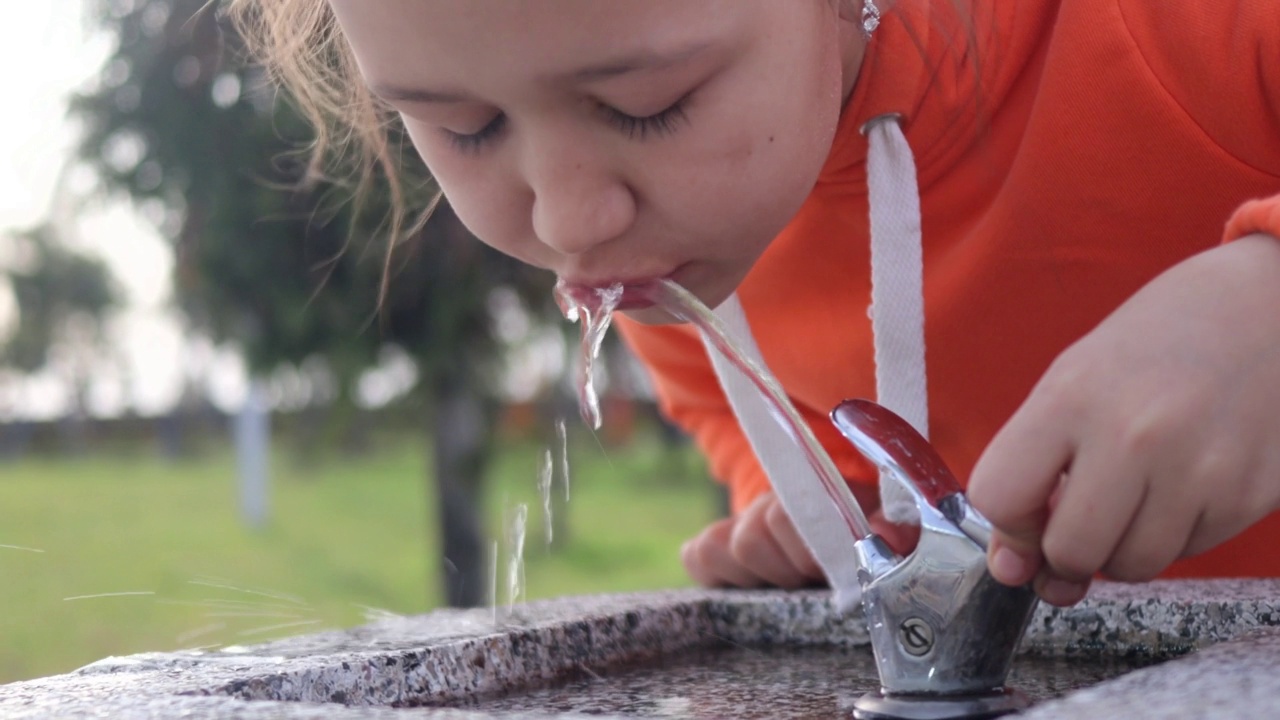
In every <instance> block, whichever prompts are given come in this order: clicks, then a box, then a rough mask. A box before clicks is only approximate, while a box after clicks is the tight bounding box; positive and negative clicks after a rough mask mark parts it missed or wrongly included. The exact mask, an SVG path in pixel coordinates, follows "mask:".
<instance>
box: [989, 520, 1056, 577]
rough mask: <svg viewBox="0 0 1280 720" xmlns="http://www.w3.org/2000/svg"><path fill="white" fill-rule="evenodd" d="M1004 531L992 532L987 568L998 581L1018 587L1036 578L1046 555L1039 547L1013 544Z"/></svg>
mask: <svg viewBox="0 0 1280 720" xmlns="http://www.w3.org/2000/svg"><path fill="white" fill-rule="evenodd" d="M1011 542H1017V541H1016V540H1012V541H1011V540H1010V539H1009V538H1007V537H1005V535H1004V533H1001V532H999V531H996V532H993V533H991V544H990V545H988V546H987V569H988V571H990V573H991V577H993V578H995V579H996V581H997V582H1000V583H1003V584H1005V585H1010V586H1013V587H1017V586H1019V585H1025V584H1027V583H1029V582H1031V581H1032V580H1034V579H1035V578H1036V576H1037V575H1038V574H1039V573H1040V571H1041V570H1042V569H1043V567H1044V555H1043V554H1042V553H1041V552H1040V550H1039V548H1032V549H1026V548H1019V547H1018V546H1016V545H1011V544H1010V543H1011Z"/></svg>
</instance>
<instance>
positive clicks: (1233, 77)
mask: <svg viewBox="0 0 1280 720" xmlns="http://www.w3.org/2000/svg"><path fill="white" fill-rule="evenodd" d="M973 5H974V7H973V8H972V10H971V11H970V12H971V16H970V17H969V18H968V22H962V21H960V20H959V18H958V17H957V16H956V15H955V14H954V13H953V11H951V10H950V8H951V6H952V5H951V3H950V2H945V1H943V0H938V1H936V2H933V1H931V0H899V2H898V3H897V9H896V11H895V12H893V13H889V14H887V15H886V18H885V22H884V23H883V24H882V25H881V27H880V28H879V29H878V30H877V31H876V34H875V36H874V38H873V40H872V42H871V44H870V46H869V48H868V52H867V56H866V60H865V62H864V63H863V67H862V69H861V71H860V76H859V78H858V82H857V84H856V86H855V88H854V92H853V94H852V96H851V97H850V99H849V101H848V104H847V106H846V108H845V110H844V113H843V117H842V120H841V126H840V130H839V132H838V134H837V137H836V140H835V142H834V144H833V147H832V149H831V154H830V157H829V159H828V160H827V163H826V166H825V168H824V169H823V172H822V174H821V177H820V178H819V180H818V182H817V185H816V186H815V187H814V189H813V192H812V194H811V196H810V197H809V199H808V200H807V201H806V203H805V204H804V206H803V207H802V208H801V209H800V211H799V212H798V214H797V215H796V217H795V218H794V219H793V220H792V221H791V223H790V224H789V225H788V227H787V228H786V229H785V230H784V231H783V232H782V233H781V234H780V235H779V236H778V237H777V238H776V240H775V241H774V242H773V243H772V244H771V245H770V247H769V248H768V250H767V251H766V252H765V253H764V255H763V256H762V258H761V259H760V261H759V262H758V263H757V265H756V266H755V267H754V268H753V269H752V271H751V273H750V274H749V275H748V277H747V278H746V280H745V281H744V282H743V284H742V285H741V286H740V287H739V289H738V294H739V297H740V299H741V302H742V306H743V308H744V310H745V312H746V316H747V318H748V319H749V321H750V323H751V327H752V330H753V332H754V334H755V337H756V340H757V342H758V343H759V345H760V348H761V351H762V353H763V355H764V358H765V360H766V362H767V363H768V364H769V366H770V368H771V369H772V370H773V371H774V373H775V374H776V375H777V377H778V379H779V381H780V382H781V383H782V385H783V387H784V388H786V390H787V392H788V394H789V395H790V397H791V399H792V400H793V401H794V402H795V404H796V406H797V408H798V409H799V410H800V412H801V413H802V414H803V415H804V416H805V417H806V419H807V420H808V421H809V422H810V425H811V426H812V427H813V429H814V431H815V433H816V434H817V436H818V438H819V440H821V441H822V443H823V445H824V446H825V447H826V448H827V449H828V451H829V452H830V453H831V454H832V457H833V459H834V460H835V462H836V464H837V465H838V466H839V467H840V469H841V471H842V472H843V473H844V474H845V476H846V478H848V479H849V481H850V482H861V483H871V482H874V479H875V472H874V470H873V469H872V468H870V467H869V466H868V465H867V464H866V463H865V462H864V461H863V460H862V459H861V457H860V456H858V454H857V453H856V451H854V450H853V449H852V447H851V446H850V445H849V444H848V443H847V442H846V441H845V440H844V439H843V438H841V437H839V435H838V434H837V433H836V431H835V430H834V428H833V427H832V426H831V424H830V422H829V420H827V417H826V415H827V413H828V412H829V411H830V410H831V409H832V408H833V407H834V406H835V405H836V404H837V403H838V402H839V401H840V400H842V399H844V398H849V397H872V398H873V397H875V370H874V364H873V351H872V338H871V326H870V321H869V320H868V318H867V307H868V304H869V303H870V298H871V295H870V251H869V244H868V243H869V239H868V233H869V228H868V206H867V190H866V172H865V170H866V169H865V159H866V152H867V144H866V139H865V138H863V137H862V136H861V135H860V134H859V132H858V129H859V128H860V127H861V126H862V125H863V124H864V123H865V122H866V121H867V120H868V119H870V118H872V117H875V116H877V115H881V114H885V113H898V114H900V115H901V116H902V118H903V127H904V130H905V134H906V137H907V140H908V141H909V143H910V144H911V147H912V149H913V151H914V153H915V158H916V164H917V168H918V175H919V181H920V193H921V210H922V216H923V243H924V272H925V276H924V288H925V318H926V325H925V333H926V352H927V356H926V359H927V367H928V384H929V428H930V439H931V440H932V442H933V443H934V444H935V446H936V447H937V448H938V450H939V452H941V453H942V455H943V457H944V458H945V459H946V460H947V462H948V464H949V465H950V466H951V468H952V469H953V470H954V471H955V472H956V475H957V476H958V477H960V478H967V477H968V475H969V472H970V471H971V469H972V468H973V464H974V463H975V462H976V460H977V458H978V455H979V454H980V453H981V451H982V449H983V448H984V446H985V445H986V443H987V442H988V440H989V439H990V438H991V437H992V436H993V435H994V434H995V432H996V430H997V429H998V428H999V427H1000V426H1001V425H1002V424H1003V423H1004V422H1005V420H1006V419H1007V418H1008V417H1009V416H1010V415H1011V414H1012V413H1013V411H1014V410H1015V409H1016V408H1017V406H1018V405H1019V404H1020V403H1021V402H1022V400H1023V399H1024V398H1025V397H1026V396H1027V394H1028V392H1029V391H1030V390H1031V388H1032V386H1033V384H1034V383H1035V382H1036V380H1037V379H1038V378H1039V377H1040V375H1041V374H1042V373H1043V372H1044V370H1045V369H1046V368H1047V367H1048V365H1049V363H1050V362H1051V361H1052V360H1053V359H1054V358H1055V357H1056V356H1057V355H1058V354H1059V353H1060V352H1061V351H1062V350H1064V349H1065V348H1066V347H1067V346H1068V345H1069V344H1071V343H1072V342H1073V341H1074V340H1076V339H1077V338H1079V337H1080V336H1081V335H1083V334H1085V333H1087V332H1088V331H1089V330H1091V329H1092V328H1093V327H1094V326H1096V325H1097V324H1098V323H1099V322H1100V321H1101V320H1103V318H1105V317H1106V316H1107V315H1108V314H1109V313H1110V312H1111V311H1112V310H1114V309H1115V308H1116V307H1117V306H1118V305H1119V304H1120V303H1121V302H1122V301H1124V300H1125V299H1126V298H1128V297H1129V296H1130V295H1132V294H1133V293H1134V292H1136V291H1137V290H1138V289H1139V288H1140V287H1142V286H1143V285H1144V284H1145V283H1146V282H1148V281H1149V280H1151V279H1152V278H1154V277H1155V276H1156V275H1158V274H1159V273H1160V272H1162V271H1163V270H1165V269H1167V268H1169V267H1171V266H1172V265H1174V264H1176V263H1178V262H1179V261H1181V260H1183V259H1185V258H1187V257H1189V256H1191V255H1193V254H1195V253H1197V252H1199V251H1202V250H1205V249H1208V248H1210V247H1212V246H1214V245H1215V244H1217V243H1218V242H1220V241H1221V240H1222V239H1223V236H1224V224H1225V225H1226V226H1227V230H1226V238H1227V239H1228V240H1229V239H1233V238H1235V237H1239V236H1242V235H1245V234H1249V233H1254V232H1264V233H1269V234H1271V235H1276V236H1277V237H1280V196H1275V194H1276V193H1278V192H1280V19H1277V16H1276V14H1275V4H1274V3H1273V2H1271V1H1270V0H1222V1H1220V2H1214V3H1204V2H1198V1H1196V0H1161V2H1150V1H1149V0H1017V1H1016V2H1015V1H1013V0H1008V1H1002V0H977V1H976V2H974V3H973ZM1254 199H1256V201H1255V202H1251V203H1250V202H1247V201H1249V200H1254ZM1242 204H1243V205H1242ZM1278 312H1280V309H1278ZM618 324H619V327H620V328H621V331H622V333H623V336H624V338H625V339H626V341H627V342H628V344H629V345H630V346H631V347H632V349H633V350H634V351H635V352H636V353H637V355H638V356H639V357H640V359H641V360H642V361H643V362H644V364H645V365H646V366H647V367H648V369H649V370H650V372H651V375H652V377H653V379H654V382H655V386H656V389H657V393H658V398H659V402H660V404H661V407H662V409H663V410H664V411H665V412H666V413H667V414H668V415H669V416H670V417H671V418H672V419H673V420H674V421H675V422H677V423H678V424H679V425H681V426H682V427H684V428H685V429H686V430H688V431H689V432H690V433H691V434H692V436H693V437H694V439H695V441H696V442H697V443H698V445H699V446H700V447H701V448H702V450H703V451H704V452H705V453H706V455H707V457H708V458H709V461H710V464H711V470H712V474H713V475H714V476H715V477H717V478H719V479H721V480H722V481H724V482H726V483H727V484H728V485H729V487H730V489H731V492H732V497H733V505H734V508H735V509H741V508H743V507H744V506H745V505H747V504H748V503H749V502H750V501H751V500H752V499H753V498H754V497H756V496H757V495H759V494H760V493H761V492H764V491H765V490H767V489H768V480H767V479H766V477H765V475H764V473H763V471H762V469H761V468H760V465H759V464H758V462H757V461H756V459H755V457H754V456H753V455H752V452H751V449H750V447H749V445H748V444H747V440H746V437H745V436H744V435H743V433H742V431H741V430H740V429H739V427H738V424H737V421H736V419H735V418H734V415H733V413H732V411H731V410H730V408H729V406H728V403H727V401H726V399H725V397H724V395H723V393H722V391H721V390H720V386H719V384H718V383H717V381H716V378H715V374H714V371H713V370H712V367H711V365H710V363H709V361H708V359H707V356H706V353H705V351H704V350H703V347H702V343H701V341H700V339H699V338H698V336H697V335H696V334H695V333H694V332H693V331H692V330H691V329H690V328H688V327H687V326H666V327H646V326H641V325H638V324H635V323H632V322H629V321H627V320H625V318H624V319H620V321H619V323H618ZM1277 547H1280V513H1277V514H1273V515H1271V516H1270V517H1268V518H1266V519H1265V520H1263V521H1262V522H1261V523H1259V524H1258V525H1256V526H1255V527H1253V528H1252V529H1250V530H1249V531H1247V532H1245V533H1244V534H1242V535H1241V536H1239V537H1237V538H1236V539H1235V540H1233V541H1231V542H1228V543H1226V544H1224V545H1222V546H1220V547H1218V548H1216V549H1214V550H1213V551H1210V552H1208V553H1205V554H1203V555H1200V556H1198V557H1195V558H1190V559H1187V560H1183V561H1180V562H1178V563H1177V564H1175V565H1174V566H1173V567H1172V568H1171V569H1170V570H1169V571H1168V572H1167V573H1165V575H1166V576H1210V575H1216V576H1231V575H1253V576H1256V575H1280V553H1277V552H1275V548H1277Z"/></svg>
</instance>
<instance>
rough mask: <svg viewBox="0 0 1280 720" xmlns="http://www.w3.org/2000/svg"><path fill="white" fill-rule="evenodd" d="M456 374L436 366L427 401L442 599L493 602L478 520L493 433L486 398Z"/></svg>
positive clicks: (455, 604) (461, 603) (452, 602)
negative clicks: (429, 397)
mask: <svg viewBox="0 0 1280 720" xmlns="http://www.w3.org/2000/svg"><path fill="white" fill-rule="evenodd" d="M465 372H466V371H465V370H463V371H461V372H460V373H453V372H449V371H447V370H445V369H443V368H442V369H440V371H438V375H439V377H437V379H436V382H435V383H434V393H433V395H434V397H433V398H432V402H431V403H430V408H431V411H432V414H433V417H432V418H431V427H432V435H433V442H432V447H433V451H434V452H433V454H434V471H435V487H436V494H437V508H438V513H439V515H438V517H439V527H440V533H441V548H442V550H443V557H442V561H441V565H442V568H441V570H442V576H443V579H444V588H445V602H446V603H447V604H448V605H450V606H452V607H477V606H480V605H484V604H486V603H487V602H489V601H491V598H489V597H488V593H489V584H490V583H489V574H490V571H489V568H488V565H489V558H488V555H489V553H488V552H486V549H485V534H484V527H483V523H482V522H481V513H480V500H481V497H482V493H481V490H482V488H483V474H484V467H485V465H486V462H487V460H488V451H489V445H490V439H491V437H492V423H491V422H490V417H489V416H490V415H491V413H489V412H487V408H486V407H485V403H486V402H487V401H486V400H485V399H484V398H482V397H480V396H478V395H476V394H475V393H473V392H470V391H469V387H468V386H469V383H468V382H467V381H466V379H465V378H464V377H460V375H461V374H465Z"/></svg>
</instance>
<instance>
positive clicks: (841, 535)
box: [702, 293, 862, 612]
mask: <svg viewBox="0 0 1280 720" xmlns="http://www.w3.org/2000/svg"><path fill="white" fill-rule="evenodd" d="M715 314H716V317H718V318H719V319H720V322H721V323H723V324H724V327H725V331H726V332H727V334H728V335H729V337H731V338H732V339H733V340H734V342H735V343H736V344H737V345H738V347H739V348H740V349H741V351H742V353H743V354H744V355H746V356H747V357H748V358H749V359H751V360H752V361H753V362H755V363H756V364H758V365H759V366H760V367H767V365H765V362H764V358H763V357H762V356H761V354H760V348H759V346H757V345H756V341H755V337H754V336H753V335H752V334H751V327H750V326H749V325H748V324H747V316H746V314H745V313H744V312H743V311H742V304H741V303H740V302H739V301H738V296H737V294H736V293H735V294H733V295H730V296H729V299H728V300H725V301H724V302H723V303H721V304H720V307H717V308H716V309H715ZM702 342H703V345H704V346H706V348H707V355H708V356H710V358H711V365H712V367H714V368H715V371H716V378H717V379H719V380H720V387H722V388H723V389H724V394H725V396H726V397H728V398H729V406H730V407H731V408H733V414H734V415H736V416H737V417H738V425H739V426H741V427H742V431H743V433H745V434H746V436H747V440H748V441H749V442H750V443H751V449H752V450H753V451H754V452H755V455H756V458H757V459H759V461H760V464H761V466H763V467H764V471H765V474H766V475H768V476H769V484H770V485H772V486H773V488H774V492H775V493H776V495H777V497H778V500H779V501H780V502H781V503H782V507H783V509H784V510H786V511H787V517H789V518H791V521H792V523H794V524H795V526H796V527H797V528H803V529H804V531H803V532H802V533H801V537H802V538H803V539H804V541H805V544H806V545H807V546H808V547H809V552H810V553H812V554H813V558H814V560H816V561H817V562H818V565H820V566H821V567H822V571H823V573H824V574H826V576H827V582H829V583H830V584H831V588H832V590H834V591H835V604H836V607H837V609H838V610H839V611H840V612H846V611H848V610H850V609H851V608H853V607H854V606H855V605H857V604H858V601H859V600H860V599H861V598H862V586H861V584H860V583H859V582H858V562H857V558H856V556H855V554H854V553H853V552H852V549H851V548H852V543H853V541H854V540H856V539H857V538H855V537H853V536H852V534H851V533H850V531H849V528H848V525H846V524H845V520H844V518H843V516H841V514H840V511H839V510H838V509H837V508H836V506H835V504H834V503H832V501H831V500H830V499H829V498H828V497H827V494H826V493H825V492H823V490H822V481H821V480H820V479H819V478H818V474H817V473H816V472H815V471H814V470H813V468H812V467H811V466H810V465H809V461H808V460H807V459H806V458H805V454H804V451H803V450H802V449H801V448H800V443H799V441H798V440H796V439H795V438H793V437H791V435H790V434H789V433H788V432H787V431H786V430H784V429H783V428H782V425H781V421H780V420H778V419H776V418H774V416H773V412H772V410H770V408H769V405H768V402H767V401H766V400H765V398H764V396H763V395H762V394H761V393H760V391H759V390H758V389H757V388H756V386H755V385H754V384H752V382H751V381H750V380H749V379H747V376H746V375H744V374H743V373H742V371H741V370H739V369H738V368H737V367H736V366H734V364H733V363H731V362H729V360H728V359H727V358H725V357H724V356H723V355H721V354H720V352H719V351H718V350H716V349H715V347H714V345H713V344H712V343H711V342H710V341H709V340H708V338H707V336H706V335H705V334H704V335H702Z"/></svg>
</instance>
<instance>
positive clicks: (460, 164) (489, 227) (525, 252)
mask: <svg viewBox="0 0 1280 720" xmlns="http://www.w3.org/2000/svg"><path fill="white" fill-rule="evenodd" d="M405 126H406V128H407V129H408V132H409V137H410V139H411V140H412V141H413V145H414V148H415V149H416V150H417V151H418V156H419V157H421V158H422V161H423V162H424V163H426V165H427V169H428V170H429V171H430V172H431V176H432V177H433V178H435V181H436V183H437V184H438V185H439V186H440V189H441V191H443V192H444V196H445V199H446V200H447V201H448V203H449V206H450V207H451V208H453V212H454V214H456V215H457V216H458V219H459V220H460V221H461V222H462V224H463V225H464V226H466V228H467V230H468V231H469V232H470V233H471V234H472V235H475V236H476V237H477V238H479V239H480V241H481V242H483V243H484V244H486V245H489V246H490V247H492V248H494V249H495V250H498V251H499V252H502V253H505V254H507V255H510V256H512V257H514V258H516V259H518V260H522V261H524V262H526V263H529V264H531V265H539V266H541V264H542V263H540V262H539V258H538V256H537V254H536V248H534V247H532V245H531V244H530V243H529V242H528V241H527V240H528V238H530V237H531V236H532V228H531V226H530V221H529V219H530V217H531V212H532V210H531V207H530V205H531V200H530V199H529V198H527V197H526V196H525V194H523V193H521V192H520V191H519V189H518V187H517V186H516V185H514V184H513V183H510V182H508V181H506V180H505V179H504V174H503V173H502V172H501V171H500V170H498V169H495V168H494V167H493V166H492V164H491V163H487V162H486V163H481V162H478V161H476V160H474V159H472V158H468V157H465V156H463V155H460V154H458V153H457V152H455V151H454V150H453V149H452V148H449V147H446V146H444V143H443V142H442V141H440V140H438V139H436V138H434V137H432V133H430V132H428V131H426V130H424V129H423V128H421V127H420V126H417V125H416V124H415V123H414V122H413V121H412V120H406V122H405Z"/></svg>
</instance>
